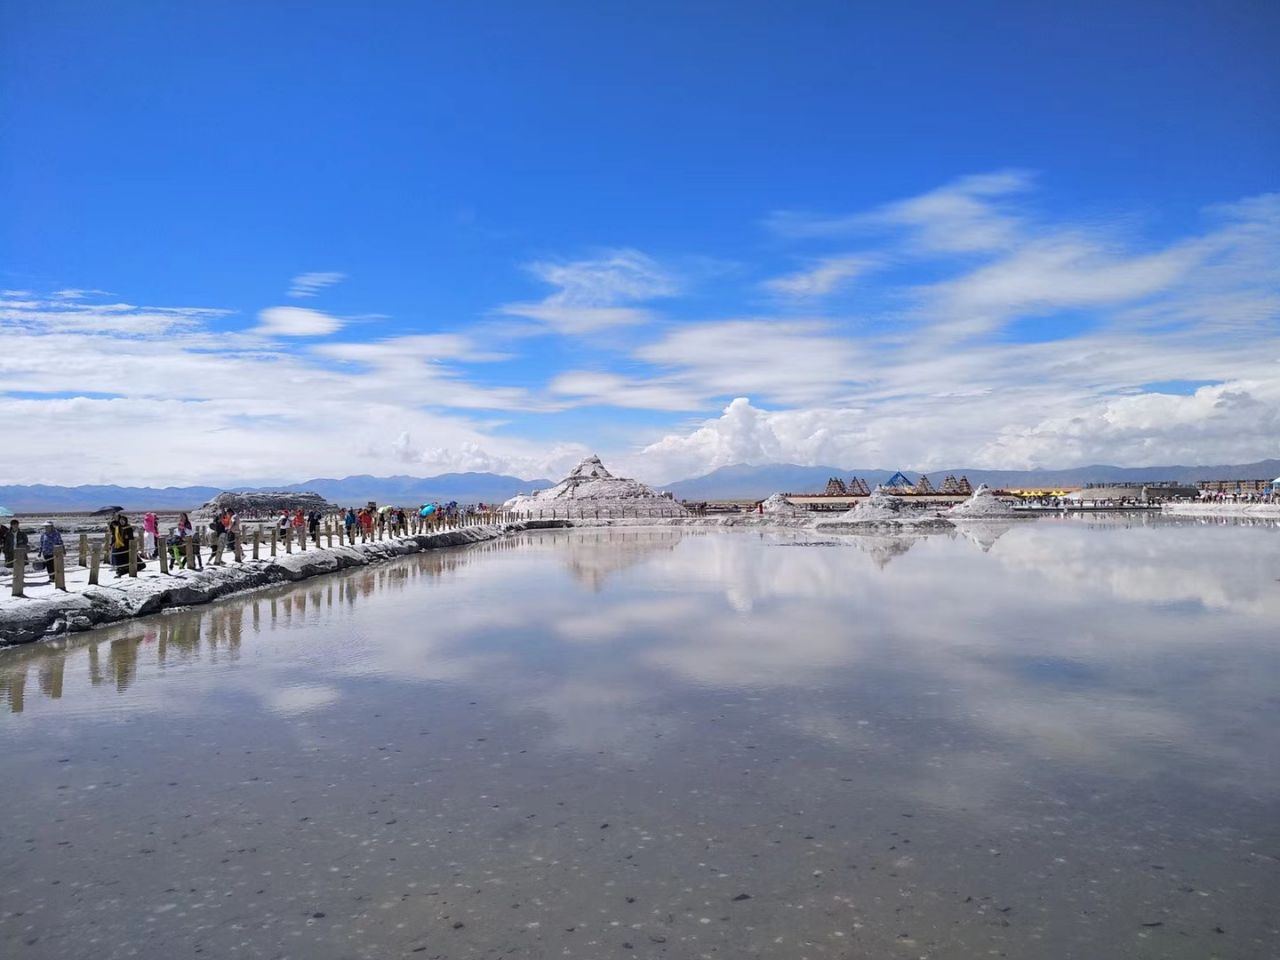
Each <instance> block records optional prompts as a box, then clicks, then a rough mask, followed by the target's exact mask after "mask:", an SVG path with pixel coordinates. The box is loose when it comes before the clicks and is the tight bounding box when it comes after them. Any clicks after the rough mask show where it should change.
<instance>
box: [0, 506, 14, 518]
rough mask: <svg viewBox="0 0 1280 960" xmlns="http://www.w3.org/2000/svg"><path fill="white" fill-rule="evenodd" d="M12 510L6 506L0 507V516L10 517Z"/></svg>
mask: <svg viewBox="0 0 1280 960" xmlns="http://www.w3.org/2000/svg"><path fill="white" fill-rule="evenodd" d="M12 516H13V511H12V510H10V509H9V508H8V507H0V517H12Z"/></svg>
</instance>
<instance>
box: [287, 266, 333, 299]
mask: <svg viewBox="0 0 1280 960" xmlns="http://www.w3.org/2000/svg"><path fill="white" fill-rule="evenodd" d="M345 279H347V275H346V274H345V273H335V272H333V271H326V272H320V273H300V274H298V275H297V276H296V277H294V278H293V280H292V281H290V284H289V296H291V297H314V296H315V295H316V294H317V293H319V292H320V291H321V290H323V289H324V288H325V287H331V286H333V285H334V284H335V283H341V282H342V281H343V280H345Z"/></svg>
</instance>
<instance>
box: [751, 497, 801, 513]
mask: <svg viewBox="0 0 1280 960" xmlns="http://www.w3.org/2000/svg"><path fill="white" fill-rule="evenodd" d="M760 512H761V513H772V514H776V515H779V516H787V517H795V516H799V515H800V514H802V513H804V511H803V510H801V509H800V508H799V507H797V506H796V505H795V504H794V503H792V502H791V501H790V500H788V499H787V498H786V497H784V496H783V495H782V494H780V493H775V494H773V495H771V496H770V497H769V498H768V499H766V500H764V501H762V502H761V504H760Z"/></svg>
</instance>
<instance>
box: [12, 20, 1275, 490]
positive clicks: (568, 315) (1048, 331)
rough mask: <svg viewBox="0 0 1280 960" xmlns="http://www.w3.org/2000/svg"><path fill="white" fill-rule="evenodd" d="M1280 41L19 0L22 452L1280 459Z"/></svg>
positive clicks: (465, 464) (245, 473)
mask: <svg viewBox="0 0 1280 960" xmlns="http://www.w3.org/2000/svg"><path fill="white" fill-rule="evenodd" d="M1276 62H1280V7H1277V6H1276V5H1275V4H1272V3H1265V2H1257V3H1243V2H1235V3H1233V2H1227V3H1219V4H1212V5H1210V4H1201V3H1178V2H1161V3H1096V4H1091V3H1083V4H1076V5H1071V6H1061V5H1058V6H1051V5H1046V4H1025V3H1018V4H1014V3H1008V4H1004V3H977V4H965V5H958V4H942V3H938V4H931V3H917V4H911V5H906V4H899V5H872V4H855V3H831V4H824V3H809V4H803V5H796V4H782V3H770V4H764V3H760V4H743V3H700V4H649V5H645V6H643V7H639V6H636V5H629V4H627V5H624V4H614V3H603V4H602V3H557V4H545V5H534V4H525V3H520V4H516V3H510V4H473V5H458V4H435V3H381V4H376V5H369V4H354V3H352V4H348V3H309V4H303V3H271V4H257V3H255V4H249V3H244V4H237V3H218V4H212V3H192V4H181V5H178V4H174V5H159V4H150V3H124V4H114V5H110V6H104V5H100V4H90V3H83V2H80V3H59V2H45V3H40V4H19V3H8V4H0V103H3V104H4V109H3V110H2V111H0V143H3V145H4V146H3V147H2V148H0V288H3V289H4V290H5V293H4V294H3V296H2V297H0V334H3V337H4V340H5V341H6V344H7V345H6V347H5V348H4V349H3V352H2V353H0V357H2V358H3V361H2V363H3V371H2V372H3V382H0V416H4V417H5V420H6V422H9V423H13V422H18V423H20V424H21V426H20V427H19V428H18V430H17V434H16V437H17V439H18V441H19V442H20V443H21V445H22V448H23V449H32V450H34V449H36V448H38V447H40V446H43V445H45V444H46V443H47V438H48V437H49V436H57V437H58V438H59V442H58V447H59V452H58V453H56V454H50V455H41V456H32V458H31V459H30V461H29V462H19V463H17V464H13V463H8V464H7V466H8V467H9V468H10V469H11V470H12V471H13V475H12V476H9V477H6V478H5V479H8V480H10V481H11V482H22V481H31V482H35V481H46V482H63V483H73V482H99V481H101V480H104V479H121V480H129V481H133V482H185V481H189V480H203V481H210V482H228V481H231V480H269V479H296V478H299V477H301V476H304V475H315V474H334V473H353V472H373V473H390V472H403V473H417V474H429V473H436V472H442V471H444V470H449V469H469V468H470V469H494V470H502V471H509V472H515V473H519V474H521V475H524V476H536V475H545V474H549V473H554V472H556V471H559V470H562V469H563V468H564V466H565V465H566V464H568V463H569V462H570V461H572V460H574V459H576V458H577V457H579V456H581V455H582V454H584V453H585V452H591V451H598V452H599V453H601V455H603V456H605V458H606V462H609V463H611V464H617V465H618V466H620V467H622V468H623V469H624V471H626V472H630V473H634V474H637V475H639V476H642V477H645V478H647V479H652V480H655V481H664V480H670V479H676V478H678V477H681V476H686V475H691V474H696V473H701V472H705V471H706V470H707V469H710V468H712V467H715V466H720V465H724V464H726V463H732V462H740V461H745V462H765V461H769V460H786V461H791V462H810V463H830V464H833V465H836V466H849V467H853V466H864V467H871V466H883V467H898V466H901V467H915V468H923V469H929V468H938V467H948V466H966V465H972V466H1035V465H1042V466H1054V467H1056V466H1069V465H1072V464H1075V463H1084V462H1095V461H1099V460H1106V461H1110V462H1120V463H1129V464H1142V463H1159V462H1178V461H1180V462H1188V461H1200V462H1210V461H1221V460H1232V459H1239V460H1251V459H1259V458H1262V457H1264V456H1275V455H1277V448H1278V446H1280V444H1278V442H1277V440H1276V438H1277V437H1280V366H1278V364H1280V337H1278V336H1277V333H1278V330H1280V317H1278V314H1280V311H1278V309H1277V299H1278V297H1280V294H1278V293H1277V289H1278V283H1277V280H1278V277H1277V272H1278V268H1277V263H1280V243H1278V242H1277V233H1278V232H1280V201H1278V200H1277V197H1276V193H1275V191H1276V190H1277V189H1278V187H1277V182H1276V181H1277V171H1278V170H1280V122H1278V121H1280V117H1278V116H1277V108H1278V106H1280V71H1277V70H1276V69H1275V67H1274V64H1275V63H1276ZM210 443H213V444H216V445H219V446H221V447H222V449H223V450H224V455H223V456H221V457H216V458H210V457H208V456H205V455H203V453H202V451H205V450H207V449H208V447H209V445H210ZM28 444H30V446H28ZM166 451H168V452H169V453H171V454H174V455H166Z"/></svg>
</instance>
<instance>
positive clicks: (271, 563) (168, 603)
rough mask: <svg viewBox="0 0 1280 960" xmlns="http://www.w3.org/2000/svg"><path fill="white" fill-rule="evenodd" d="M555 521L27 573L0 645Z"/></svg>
mask: <svg viewBox="0 0 1280 960" xmlns="http://www.w3.org/2000/svg"><path fill="white" fill-rule="evenodd" d="M554 526H569V524H568V523H567V522H566V521H551V520H546V521H537V520H531V521H518V522H513V523H506V524H502V525H496V524H483V525H477V526H473V527H460V528H458V529H455V530H442V531H438V532H435V533H426V534H417V535H413V536H406V537H396V538H394V539H390V540H375V541H371V542H369V543H357V544H353V545H344V546H336V547H330V548H320V549H317V548H315V547H312V548H311V549H308V550H307V551H305V552H303V551H297V552H295V553H291V554H279V555H277V556H275V557H270V558H265V559H260V560H252V559H245V560H244V561H240V562H236V561H234V560H229V561H228V562H226V563H224V564H222V565H220V566H213V565H210V564H206V565H205V567H204V569H203V570H175V571H173V572H171V573H168V574H161V573H160V572H159V571H158V565H157V563H156V562H155V561H154V560H153V561H148V563H147V567H146V569H145V570H144V571H141V572H140V573H139V575H138V576H137V577H136V578H134V577H120V578H119V579H113V577H114V574H113V573H112V569H111V567H109V566H105V565H104V566H103V567H102V568H101V578H102V582H101V584H99V585H97V586H93V585H90V584H89V583H88V571H87V570H84V569H83V568H71V569H69V570H68V571H67V587H68V590H67V591H65V592H64V591H61V590H55V589H54V588H53V587H52V585H50V584H48V583H44V582H41V581H40V580H39V579H38V578H37V577H31V581H30V582H29V584H28V586H27V588H26V590H25V591H24V592H25V593H26V594H27V595H26V596H22V597H14V596H10V595H8V593H7V592H6V594H5V595H4V596H3V597H0V647H2V646H4V645H8V644H18V643H30V642H32V641H34V640H40V639H43V638H45V637H53V636H59V635H63V634H66V633H73V632H77V631H81V630H90V629H92V628H93V627H97V626H100V625H102V624H107V623H115V622H118V621H120V620H128V619H131V618H133V617H141V616H146V615H147V614H151V613H158V612H160V611H161V610H167V609H169V608H171V607H186V606H192V605H196V604H202V603H209V602H211V601H213V600H217V599H218V598H219V597H225V596H227V595H228V594H232V593H240V592H243V591H245V590H253V589H257V588H259V587H267V586H273V585H275V584H279V583H289V582H294V581H298V580H307V579H310V578H312V577H319V576H323V575H324V574H326V573H334V572H336V571H338V570H346V569H348V568H351V567H362V566H368V565H370V564H374V563H380V562H382V561H385V560H393V559H396V558H398V557H403V556H407V555H409V554H413V553H420V552H422V551H425V550H435V549H439V548H441V547H454V546H463V545H465V544H469V543H479V542H481V541H485V540H494V539H496V538H498V537H500V536H502V535H503V534H505V533H508V532H515V531H519V530H528V529H537V528H543V527H554ZM228 557H229V555H228ZM6 590H7V586H6Z"/></svg>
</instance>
